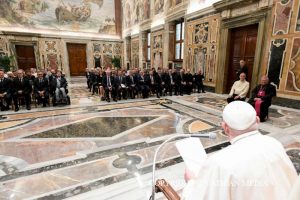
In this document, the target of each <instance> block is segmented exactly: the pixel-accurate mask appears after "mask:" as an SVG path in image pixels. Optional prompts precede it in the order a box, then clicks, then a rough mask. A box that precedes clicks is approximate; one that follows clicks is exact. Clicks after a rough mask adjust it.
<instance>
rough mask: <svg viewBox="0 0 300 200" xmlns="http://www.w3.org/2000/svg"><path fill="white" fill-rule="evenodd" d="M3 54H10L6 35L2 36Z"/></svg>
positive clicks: (0, 39) (0, 38)
mask: <svg viewBox="0 0 300 200" xmlns="http://www.w3.org/2000/svg"><path fill="white" fill-rule="evenodd" d="M1 55H9V47H8V43H7V39H6V37H4V36H2V37H1V36H0V56H1Z"/></svg>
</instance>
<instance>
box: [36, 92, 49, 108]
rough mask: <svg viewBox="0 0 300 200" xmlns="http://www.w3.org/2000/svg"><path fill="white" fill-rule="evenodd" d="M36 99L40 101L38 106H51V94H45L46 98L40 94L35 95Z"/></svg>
mask: <svg viewBox="0 0 300 200" xmlns="http://www.w3.org/2000/svg"><path fill="white" fill-rule="evenodd" d="M35 98H36V99H37V101H38V104H40V103H42V104H43V106H46V104H49V102H48V100H49V93H48V92H45V93H44V96H41V95H40V94H39V93H35Z"/></svg>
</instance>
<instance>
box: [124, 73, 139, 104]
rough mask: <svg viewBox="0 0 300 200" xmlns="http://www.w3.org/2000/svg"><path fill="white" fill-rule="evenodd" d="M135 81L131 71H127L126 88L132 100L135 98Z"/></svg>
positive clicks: (136, 89)
mask: <svg viewBox="0 0 300 200" xmlns="http://www.w3.org/2000/svg"><path fill="white" fill-rule="evenodd" d="M137 81H138V80H137V79H136V76H134V73H133V70H129V75H128V76H127V77H126V83H127V87H128V93H129V95H130V97H131V98H132V99H135V96H136V95H137V91H138V88H137Z"/></svg>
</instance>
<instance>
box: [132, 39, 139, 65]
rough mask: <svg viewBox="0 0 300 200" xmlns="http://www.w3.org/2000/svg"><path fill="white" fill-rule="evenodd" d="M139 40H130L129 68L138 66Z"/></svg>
mask: <svg viewBox="0 0 300 200" xmlns="http://www.w3.org/2000/svg"><path fill="white" fill-rule="evenodd" d="M139 50H140V48H139V38H134V39H132V40H131V67H140V66H139Z"/></svg>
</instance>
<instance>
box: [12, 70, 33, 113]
mask: <svg viewBox="0 0 300 200" xmlns="http://www.w3.org/2000/svg"><path fill="white" fill-rule="evenodd" d="M31 92H32V86H31V85H30V79H28V78H25V77H24V71H23V70H21V69H19V70H18V71H17V77H16V78H15V79H14V81H13V99H14V104H15V112H17V111H19V102H18V99H19V98H20V97H22V96H23V97H24V99H25V105H26V109H27V110H31V105H30V104H31Z"/></svg>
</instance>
